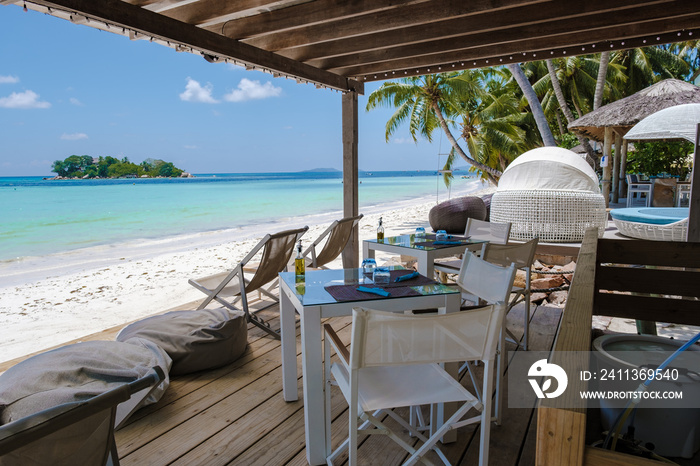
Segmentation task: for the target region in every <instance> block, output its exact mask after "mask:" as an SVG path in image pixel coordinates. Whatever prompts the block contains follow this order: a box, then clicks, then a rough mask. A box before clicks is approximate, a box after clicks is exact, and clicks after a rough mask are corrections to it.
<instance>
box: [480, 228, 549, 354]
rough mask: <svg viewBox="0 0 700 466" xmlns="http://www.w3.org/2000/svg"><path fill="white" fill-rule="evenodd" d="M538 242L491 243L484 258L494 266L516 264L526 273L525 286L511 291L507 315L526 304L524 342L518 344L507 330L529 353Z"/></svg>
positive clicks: (510, 337)
mask: <svg viewBox="0 0 700 466" xmlns="http://www.w3.org/2000/svg"><path fill="white" fill-rule="evenodd" d="M538 242H539V238H533V239H531V240H530V241H528V242H526V243H522V244H512V243H511V244H508V245H503V244H492V243H489V244H488V246H486V253H485V256H484V258H485V259H486V260H487V261H488V262H491V263H492V264H498V265H501V266H504V267H506V266H508V265H510V264H515V267H516V268H517V269H519V270H522V271H524V272H525V286H513V288H512V290H511V299H510V301H508V307H507V309H506V314H508V313H509V312H510V310H511V309H513V307H515V305H516V304H518V303H521V302H524V303H525V315H524V318H523V342H522V343H520V342H518V340H517V338H515V335H513V334H512V333H511V332H510V331H509V330H508V329H507V328H506V334H507V338H508V339H509V340H510V341H512V342H513V343H515V344H516V345H518V346H521V347H522V348H523V349H524V350H525V351H527V341H528V335H529V332H530V295H531V287H530V278H531V275H532V273H531V270H532V263H533V262H534V261H535V251H536V250H537V243H538ZM513 295H514V296H513Z"/></svg>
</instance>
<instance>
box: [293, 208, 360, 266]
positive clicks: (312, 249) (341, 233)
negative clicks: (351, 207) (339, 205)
mask: <svg viewBox="0 0 700 466" xmlns="http://www.w3.org/2000/svg"><path fill="white" fill-rule="evenodd" d="M362 217H363V215H362V214H360V215H358V216H357V217H345V218H343V219H341V220H335V221H334V222H333V223H331V225H330V226H329V227H328V228H326V230H325V231H324V232H323V233H321V236H319V237H318V238H317V239H316V241H314V242H313V243H311V245H310V246H309V247H308V248H307V249H306V251H304V253H303V254H302V255H303V256H304V257H306V258H307V264H306V265H307V266H309V267H313V268H323V269H325V268H327V267H325V265H326V264H328V263H329V262H331V261H332V260H334V259H335V258H336V257H338V256H339V255H340V253H341V252H343V249H345V245H347V244H348V241H349V240H350V235H351V234H352V230H353V228H355V226H356V225H357V224H358V223H359V221H360V219H361V218H362ZM326 237H328V239H327V240H326V243H325V244H324V245H323V249H321V251H320V252H319V253H318V254H316V247H318V245H319V244H321V243H322V242H323V240H324V239H325V238H326ZM309 254H311V259H310V260H309V258H308V256H309ZM343 268H345V258H343Z"/></svg>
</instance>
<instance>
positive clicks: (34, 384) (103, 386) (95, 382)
mask: <svg viewBox="0 0 700 466" xmlns="http://www.w3.org/2000/svg"><path fill="white" fill-rule="evenodd" d="M154 366H160V367H161V368H162V369H163V372H164V373H165V374H167V373H168V369H169V368H170V357H169V356H168V355H167V354H166V353H165V352H164V351H163V350H162V349H161V348H159V347H158V346H156V345H155V344H153V343H152V342H149V341H145V340H139V339H133V340H131V341H129V342H128V343H123V342H118V341H86V342H83V343H76V344H74V345H66V346H62V347H60V348H57V349H55V350H52V351H47V352H45V353H41V354H38V355H36V356H32V357H31V358H29V359H26V360H24V361H22V362H20V363H19V364H16V365H15V366H12V367H11V368H9V369H8V370H7V371H6V372H5V373H3V374H2V375H0V423H1V424H6V423H8V422H11V421H14V420H17V419H21V418H23V417H26V416H29V415H31V414H34V413H38V412H39V411H43V410H45V409H48V408H52V407H54V406H58V405H61V404H64V403H70V402H73V401H83V400H87V399H90V398H92V397H93V396H96V395H99V394H101V393H104V392H106V391H108V390H111V389H113V388H116V387H117V386H119V385H122V384H124V383H129V382H133V381H134V380H137V379H140V378H141V377H144V376H146V375H148V374H149V372H151V368H152V367H154ZM169 383H170V381H169V379H168V378H167V377H166V379H165V380H164V381H163V382H162V383H161V385H160V386H159V387H158V388H157V389H156V390H155V391H154V392H153V393H151V395H150V396H149V398H148V399H147V400H144V403H143V404H148V403H155V402H156V401H158V400H159V399H160V397H161V396H162V395H163V393H164V392H165V389H166V388H167V387H168V385H169Z"/></svg>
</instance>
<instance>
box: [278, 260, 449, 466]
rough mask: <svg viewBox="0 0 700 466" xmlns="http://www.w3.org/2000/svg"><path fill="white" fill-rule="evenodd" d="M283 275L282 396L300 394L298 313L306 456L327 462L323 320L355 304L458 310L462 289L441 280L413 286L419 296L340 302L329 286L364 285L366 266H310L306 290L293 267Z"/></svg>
mask: <svg viewBox="0 0 700 466" xmlns="http://www.w3.org/2000/svg"><path fill="white" fill-rule="evenodd" d="M279 276H280V327H281V336H282V387H283V396H284V399H285V400H286V401H296V400H297V399H298V396H297V379H298V374H297V364H296V357H297V352H296V324H295V313H298V314H299V315H300V317H301V355H302V375H303V393H304V426H305V434H306V459H307V460H308V462H309V464H312V465H315V464H325V463H326V456H327V455H328V454H330V448H331V446H330V445H327V444H326V442H327V439H326V419H325V416H326V415H327V414H326V407H325V396H324V388H325V387H324V385H325V382H324V377H323V344H322V340H321V337H322V330H321V319H323V318H327V317H339V316H349V315H351V314H352V308H353V307H356V306H366V307H369V308H372V309H378V310H383V311H396V312H403V311H406V310H412V309H426V308H438V312H440V313H445V312H456V311H459V306H460V293H459V291H458V290H457V289H455V288H451V287H448V286H445V285H441V284H437V285H426V286H416V287H413V289H414V290H416V291H418V292H419V293H421V294H420V296H408V297H388V298H382V299H372V300H361V301H345V302H338V301H336V300H335V299H334V298H333V297H332V296H331V295H330V294H329V293H328V292H327V291H326V290H325V288H324V287H325V286H327V285H342V284H359V283H360V281H361V280H366V279H365V277H364V275H363V274H362V270H361V269H342V270H318V271H307V272H306V277H305V282H304V294H303V295H302V294H299V291H300V287H298V286H297V285H298V284H297V283H296V281H295V276H294V273H293V272H282V273H280V274H279ZM438 422H439V421H438ZM329 424H330V423H329Z"/></svg>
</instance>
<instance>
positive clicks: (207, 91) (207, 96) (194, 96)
mask: <svg viewBox="0 0 700 466" xmlns="http://www.w3.org/2000/svg"><path fill="white" fill-rule="evenodd" d="M212 89H213V88H212V85H211V84H207V85H206V86H204V87H202V85H201V84H199V82H197V81H195V80H194V79H192V78H187V86H185V92H183V93H182V94H180V99H181V100H184V101H185V102H202V103H205V104H216V103H218V102H219V101H218V100H216V99H215V98H214V97H212V95H211V93H212Z"/></svg>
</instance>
